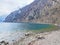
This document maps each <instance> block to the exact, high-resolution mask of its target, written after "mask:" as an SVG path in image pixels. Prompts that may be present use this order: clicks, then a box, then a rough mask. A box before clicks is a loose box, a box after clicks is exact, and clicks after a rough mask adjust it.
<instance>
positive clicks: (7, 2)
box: [0, 0, 33, 15]
mask: <svg viewBox="0 0 60 45" xmlns="http://www.w3.org/2000/svg"><path fill="white" fill-rule="evenodd" d="M32 1H33V0H0V15H4V14H9V13H10V12H12V11H14V10H17V9H18V8H21V7H23V6H25V5H28V4H30V3H31V2H32Z"/></svg>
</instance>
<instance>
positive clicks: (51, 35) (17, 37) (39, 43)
mask: <svg viewBox="0 0 60 45" xmlns="http://www.w3.org/2000/svg"><path fill="white" fill-rule="evenodd" d="M59 34H60V29H59V30H54V31H49V32H43V33H34V32H31V31H30V32H19V31H16V32H14V33H11V34H9V35H7V36H5V37H4V39H3V38H2V40H1V39H0V42H1V41H5V42H8V45H54V44H57V45H59V44H60V42H59V41H60V40H59V39H60V35H59ZM51 40H52V41H51ZM56 40H57V41H58V42H59V44H58V42H57V41H56ZM54 42H55V43H54ZM43 43H44V44H43Z"/></svg>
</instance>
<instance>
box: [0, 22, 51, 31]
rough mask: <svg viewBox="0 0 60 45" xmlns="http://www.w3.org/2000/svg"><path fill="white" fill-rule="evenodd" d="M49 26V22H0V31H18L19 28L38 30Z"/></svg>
mask: <svg viewBox="0 0 60 45" xmlns="http://www.w3.org/2000/svg"><path fill="white" fill-rule="evenodd" d="M48 27H50V25H49V24H35V23H0V32H4V31H10V32H12V31H16V30H17V31H20V30H40V29H43V28H48Z"/></svg>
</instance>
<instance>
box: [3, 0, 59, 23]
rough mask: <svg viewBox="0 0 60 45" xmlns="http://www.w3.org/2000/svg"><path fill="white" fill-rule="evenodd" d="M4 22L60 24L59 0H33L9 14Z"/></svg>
mask: <svg viewBox="0 0 60 45" xmlns="http://www.w3.org/2000/svg"><path fill="white" fill-rule="evenodd" d="M4 22H33V23H58V24H60V0H35V1H34V2H32V3H31V4H29V5H27V6H25V7H23V8H21V9H18V10H16V11H14V12H12V13H11V14H9V15H8V16H7V17H6V19H5V20H4Z"/></svg>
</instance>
